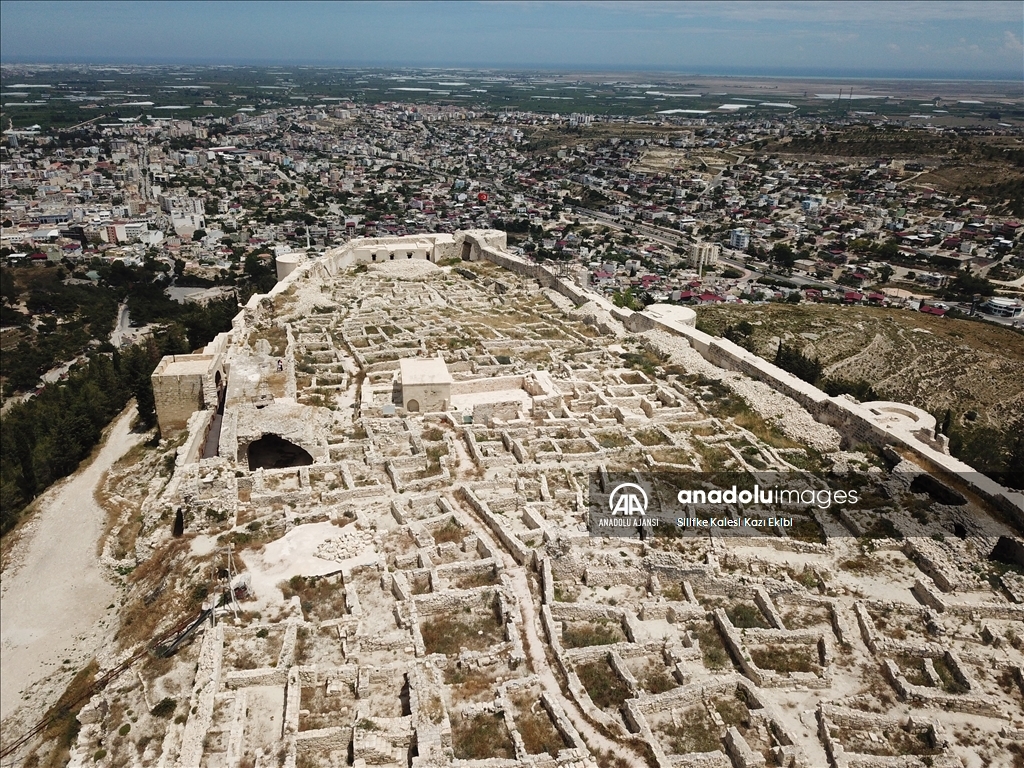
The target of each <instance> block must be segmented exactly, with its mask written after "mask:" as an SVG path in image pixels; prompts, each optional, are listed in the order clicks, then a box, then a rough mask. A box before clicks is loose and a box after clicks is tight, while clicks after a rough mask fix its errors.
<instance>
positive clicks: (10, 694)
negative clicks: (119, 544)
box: [0, 403, 146, 719]
mask: <svg viewBox="0 0 1024 768" xmlns="http://www.w3.org/2000/svg"><path fill="white" fill-rule="evenodd" d="M134 415H135V405H134V403H132V404H131V405H130V406H129V407H128V408H126V409H125V410H124V411H123V412H122V413H121V415H120V416H118V417H117V419H116V420H115V421H114V422H113V424H112V426H111V427H110V428H109V429H108V431H107V433H106V437H105V440H104V442H103V444H102V447H101V448H100V450H99V452H98V453H97V454H96V455H95V457H94V459H93V461H92V462H91V463H90V464H89V465H88V466H86V467H84V468H80V469H79V470H78V471H77V472H76V473H75V474H73V475H72V476H71V477H69V478H66V479H65V480H63V481H61V482H59V483H57V484H56V485H54V486H53V487H51V488H50V489H49V490H48V491H47V492H46V493H45V494H43V496H42V498H40V500H39V504H38V509H37V510H36V512H35V513H34V515H33V517H32V519H31V520H30V521H29V522H28V524H27V527H26V530H25V532H24V534H23V535H22V539H21V543H20V547H21V552H20V553H18V554H17V555H15V556H14V557H13V558H12V564H11V565H10V566H9V567H8V568H7V570H6V571H5V572H4V574H3V583H2V588H0V649H2V653H0V658H2V674H0V719H6V718H7V717H8V716H9V715H11V714H12V713H13V712H14V711H15V710H16V709H17V708H18V706H19V704H21V703H22V702H21V699H22V696H23V694H24V693H25V692H26V691H28V690H29V689H30V688H32V687H33V686H35V685H37V684H38V683H40V682H41V681H43V680H44V679H45V678H47V677H49V676H50V675H51V674H52V673H53V672H55V671H56V670H58V669H60V668H61V666H62V662H63V661H64V660H65V659H70V660H71V664H70V665H67V668H66V671H71V672H73V671H77V670H78V669H80V668H81V667H82V666H83V665H84V664H85V663H86V662H88V660H89V659H90V658H91V657H92V656H93V655H94V654H95V651H96V648H97V646H98V644H99V642H100V640H101V636H102V633H104V632H105V630H106V629H107V628H108V627H109V626H110V623H111V622H112V621H113V619H114V618H115V616H114V614H113V611H111V610H108V609H107V606H108V605H112V604H113V603H114V602H115V601H116V600H117V589H116V588H115V587H114V586H113V585H112V584H110V583H109V582H108V581H107V580H106V578H104V575H103V573H102V570H101V568H100V565H99V558H98V556H97V554H96V552H97V542H98V540H99V538H100V536H101V535H102V533H103V527H104V521H105V518H106V513H105V511H104V510H103V509H102V508H101V507H100V506H99V505H98V504H97V503H96V501H95V499H94V497H93V493H94V491H95V490H96V488H97V487H98V486H99V484H100V482H102V480H103V476H104V473H105V472H106V471H107V470H108V469H110V467H111V466H112V465H113V464H114V462H115V461H117V460H118V459H119V458H121V456H123V455H124V454H125V453H126V452H127V451H128V450H129V449H130V448H132V447H133V446H134V445H136V444H137V443H139V442H141V441H142V440H144V439H145V437H146V436H145V435H144V434H137V433H133V432H132V431H131V429H130V427H131V421H132V418H133V416H134ZM67 676H68V677H69V676H70V675H67ZM57 677H58V678H60V677H63V676H61V675H58V676H57ZM53 682H54V683H55V684H57V683H59V681H57V680H54V681H53ZM37 693H40V694H42V695H40V696H37V695H36V694H37ZM52 693H56V689H55V690H54V691H52V692H50V691H47V692H45V693H44V692H42V691H38V692H37V691H33V695H32V699H33V702H32V704H31V708H32V709H37V708H38V709H39V710H42V709H43V708H45V706H47V705H48V704H50V703H52V700H51V699H52ZM43 698H45V699H46V701H43V700H42V699H43Z"/></svg>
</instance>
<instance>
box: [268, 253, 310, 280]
mask: <svg viewBox="0 0 1024 768" xmlns="http://www.w3.org/2000/svg"><path fill="white" fill-rule="evenodd" d="M305 258H306V257H305V256H304V255H303V254H301V253H282V254H281V255H280V256H276V257H275V258H274V263H275V264H276V266H277V279H278V280H284V279H285V278H286V277H288V275H290V274H291V273H292V272H294V271H295V269H296V267H298V266H299V264H301V263H302V261H303V259H305Z"/></svg>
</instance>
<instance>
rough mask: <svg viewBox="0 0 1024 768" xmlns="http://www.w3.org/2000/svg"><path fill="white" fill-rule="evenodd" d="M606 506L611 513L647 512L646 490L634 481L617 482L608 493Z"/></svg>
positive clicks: (631, 515)
mask: <svg viewBox="0 0 1024 768" xmlns="http://www.w3.org/2000/svg"><path fill="white" fill-rule="evenodd" d="M608 508H609V509H610V510H611V511H612V515H613V516H614V515H623V516H625V517H633V515H646V514H647V492H646V491H645V490H644V489H643V488H641V487H640V486H639V485H637V484H636V483H619V484H618V485H617V486H615V487H614V488H613V489H612V492H611V493H610V494H608Z"/></svg>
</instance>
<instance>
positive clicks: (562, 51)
mask: <svg viewBox="0 0 1024 768" xmlns="http://www.w3.org/2000/svg"><path fill="white" fill-rule="evenodd" d="M0 18H2V23H0V59H2V60H3V61H22V62H25V61H37V62H46V61H49V62H54V61H67V62H77V63H91V62H96V63H104V62H110V63H130V62H137V63H160V62H166V63H209V64H221V63H250V64H269V63H288V64H292V63H308V64H335V65H371V66H405V65H412V66H418V65H419V66H471V67H488V66H490V67H521V68H544V67H552V68H562V69H565V68H568V69H572V68H587V69H630V68H635V69H663V70H672V71H684V72H698V73H707V74H715V73H720V74H742V73H750V74H759V73H761V74H800V75H813V74H815V73H820V74H822V75H829V76H833V77H834V76H841V75H849V76H867V75H871V74H879V75H886V74H900V75H905V76H914V75H919V76H939V77H963V78H972V77H982V78H984V77H991V78H1001V79H1020V78H1024V47H1022V44H1021V39H1022V36H1024V35H1022V29H1024V2H1021V1H1020V0H1016V1H1015V2H979V1H975V2H725V3H718V2H684V3H674V2H456V3H448V2H439V3H429V2H415V3H403V2H395V3H359V2H340V3H319V2H290V3H272V2H227V3H221V2H125V3H122V2H69V3H64V2H0Z"/></svg>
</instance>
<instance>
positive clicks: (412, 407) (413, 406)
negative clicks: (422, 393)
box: [406, 400, 420, 411]
mask: <svg viewBox="0 0 1024 768" xmlns="http://www.w3.org/2000/svg"><path fill="white" fill-rule="evenodd" d="M419 409H420V401H419V400H410V401H409V404H408V405H407V406H406V410H408V411H419Z"/></svg>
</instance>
